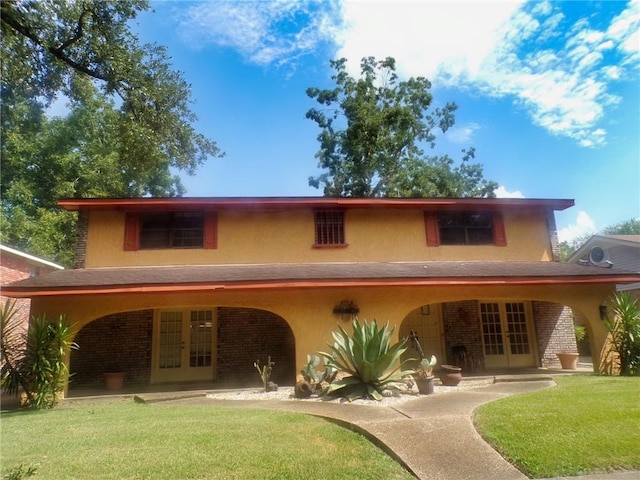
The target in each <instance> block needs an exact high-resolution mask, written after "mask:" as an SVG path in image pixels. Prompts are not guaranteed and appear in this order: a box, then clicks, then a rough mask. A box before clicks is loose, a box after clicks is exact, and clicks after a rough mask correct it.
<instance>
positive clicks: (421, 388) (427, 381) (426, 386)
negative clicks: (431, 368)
mask: <svg viewBox="0 0 640 480" xmlns="http://www.w3.org/2000/svg"><path fill="white" fill-rule="evenodd" d="M435 378H436V377H434V376H433V375H432V376H430V377H427V378H415V379H414V380H415V382H416V386H417V387H418V392H420V394H421V395H429V394H431V393H433V389H434V380H435Z"/></svg>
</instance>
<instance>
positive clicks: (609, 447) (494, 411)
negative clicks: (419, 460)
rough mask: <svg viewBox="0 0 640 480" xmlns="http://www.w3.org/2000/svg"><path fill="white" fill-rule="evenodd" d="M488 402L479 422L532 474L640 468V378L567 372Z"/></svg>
mask: <svg viewBox="0 0 640 480" xmlns="http://www.w3.org/2000/svg"><path fill="white" fill-rule="evenodd" d="M556 382H557V384H558V385H557V387H554V388H551V389H546V390H542V391H539V392H535V393H530V394H526V395H517V396H514V397H509V398H506V399H504V400H499V401H497V402H492V403H489V404H486V405H483V406H482V407H480V408H479V409H478V410H477V411H476V415H475V424H476V427H477V428H478V431H479V432H480V433H481V434H482V436H483V437H484V438H485V439H486V440H487V441H488V442H489V443H490V444H491V445H493V446H494V448H496V449H497V450H498V451H499V452H500V453H501V454H502V455H503V456H504V457H505V458H507V459H508V460H509V461H510V462H512V463H513V464H514V465H516V466H517V467H518V468H519V469H520V470H522V471H523V472H524V473H525V474H526V475H528V476H529V477H532V478H548V477H556V476H573V475H580V474H585V473H595V472H602V471H613V470H640V378H638V377H635V378H634V377H601V376H595V375H594V376H588V375H584V376H566V377H557V378H556Z"/></svg>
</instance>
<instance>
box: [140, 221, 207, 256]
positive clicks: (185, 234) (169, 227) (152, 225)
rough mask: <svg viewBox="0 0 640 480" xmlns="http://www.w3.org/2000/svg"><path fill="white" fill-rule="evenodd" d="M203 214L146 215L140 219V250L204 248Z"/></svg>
mask: <svg viewBox="0 0 640 480" xmlns="http://www.w3.org/2000/svg"><path fill="white" fill-rule="evenodd" d="M203 226H204V222H203V215H202V213H191V212H173V213H166V212H162V213H145V214H143V215H142V216H141V218H140V248H141V249H148V248H202V233H203Z"/></svg>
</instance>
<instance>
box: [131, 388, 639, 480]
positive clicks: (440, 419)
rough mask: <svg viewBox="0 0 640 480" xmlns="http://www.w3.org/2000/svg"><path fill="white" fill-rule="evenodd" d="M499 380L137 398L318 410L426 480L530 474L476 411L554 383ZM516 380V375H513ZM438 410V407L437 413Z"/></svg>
mask: <svg viewBox="0 0 640 480" xmlns="http://www.w3.org/2000/svg"><path fill="white" fill-rule="evenodd" d="M500 380H501V381H498V382H497V383H494V384H490V385H485V386H479V387H477V388H473V389H467V390H463V391H457V392H451V393H446V394H441V395H429V396H421V397H419V398H416V399H415V400H411V401H408V402H404V403H401V404H398V405H396V406H393V407H383V406H380V407H377V406H361V405H353V404H337V403H335V402H326V403H325V402H304V401H270V400H262V401H260V400H255V401H254V400H241V401H238V400H214V399H210V398H207V397H206V396H204V395H199V396H194V392H191V396H189V395H185V394H186V392H182V394H180V393H179V392H173V393H170V394H167V393H164V394H162V393H150V394H143V395H139V396H138V397H136V398H137V400H138V401H143V402H148V403H154V402H162V403H164V404H181V405H196V404H197V405H202V404H209V405H217V406H232V407H240V406H242V407H251V408H267V409H274V410H285V411H295V412H300V413H305V414H309V415H315V416H319V417H322V418H326V419H328V420H331V421H333V422H337V423H339V424H341V425H343V426H345V427H347V428H351V429H352V430H355V431H358V432H360V433H362V434H363V435H365V436H366V437H368V438H369V439H370V440H371V441H373V442H374V443H375V444H377V445H378V446H379V447H380V448H382V449H383V450H385V451H386V452H387V453H389V454H390V455H391V456H392V457H393V458H394V459H396V460H397V461H398V462H399V463H401V464H402V465H404V466H405V467H406V468H407V469H408V470H409V471H411V472H413V473H414V474H415V476H416V477H417V478H419V479H421V480H431V479H443V480H463V479H468V480H472V479H477V480H512V479H513V480H516V479H518V480H519V479H526V478H527V477H526V476H525V475H524V474H522V472H520V471H519V470H518V469H516V468H515V467H514V466H513V465H511V464H510V463H509V462H507V461H506V460H504V458H502V456H500V454H498V452H496V451H495V450H494V449H493V448H491V447H490V446H489V445H488V444H487V443H486V442H485V441H484V440H483V439H482V438H481V437H480V435H479V434H478V433H477V432H476V430H475V428H474V426H473V423H472V414H473V411H474V410H475V409H476V408H477V407H478V406H480V405H482V404H483V403H486V402H490V401H493V400H497V399H500V398H504V397H506V396H510V395H515V394H520V393H527V392H532V391H536V390H540V389H543V388H549V387H551V386H553V385H555V383H554V382H553V380H552V379H551V377H550V376H539V377H537V378H528V379H527V380H528V381H517V380H519V379H518V378H509V377H502V378H501V379H500ZM514 380H515V381H514ZM436 412H437V413H436ZM570 478H572V479H574V480H575V479H578V478H585V479H587V478H588V479H589V480H614V479H615V480H631V479H633V480H638V479H640V472H620V473H612V474H601V475H591V476H587V477H570Z"/></svg>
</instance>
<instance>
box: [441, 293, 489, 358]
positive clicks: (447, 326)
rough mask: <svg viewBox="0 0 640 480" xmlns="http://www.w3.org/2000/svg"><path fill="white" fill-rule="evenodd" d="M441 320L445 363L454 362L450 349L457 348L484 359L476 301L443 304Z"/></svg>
mask: <svg viewBox="0 0 640 480" xmlns="http://www.w3.org/2000/svg"><path fill="white" fill-rule="evenodd" d="M442 319H443V322H444V337H445V348H446V355H447V363H452V362H454V356H453V353H452V349H453V347H457V346H464V347H465V348H466V350H467V353H468V354H469V355H473V356H475V357H476V358H484V355H483V352H482V337H481V335H480V314H479V305H478V302H477V301H476V300H466V301H462V302H447V303H443V304H442ZM443 363H444V362H443Z"/></svg>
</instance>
